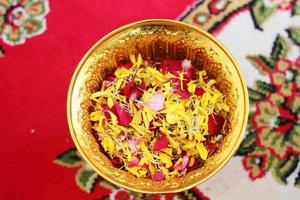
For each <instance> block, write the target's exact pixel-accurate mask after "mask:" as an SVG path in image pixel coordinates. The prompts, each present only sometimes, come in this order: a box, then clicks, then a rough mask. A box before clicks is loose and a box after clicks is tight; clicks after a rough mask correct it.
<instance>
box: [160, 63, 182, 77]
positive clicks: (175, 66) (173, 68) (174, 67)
mask: <svg viewBox="0 0 300 200" xmlns="http://www.w3.org/2000/svg"><path fill="white" fill-rule="evenodd" d="M161 68H162V71H163V69H164V68H166V72H167V71H168V72H170V73H172V74H174V75H178V73H179V71H180V70H181V62H180V61H179V60H175V59H165V60H164V62H163V64H162V67H161ZM163 73H164V72H163Z"/></svg>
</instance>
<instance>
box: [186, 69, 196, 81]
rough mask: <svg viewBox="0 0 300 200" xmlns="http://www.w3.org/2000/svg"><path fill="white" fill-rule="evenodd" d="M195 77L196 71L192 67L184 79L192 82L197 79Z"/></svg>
mask: <svg viewBox="0 0 300 200" xmlns="http://www.w3.org/2000/svg"><path fill="white" fill-rule="evenodd" d="M195 75H196V69H195V68H194V67H191V68H189V69H188V70H187V71H186V72H185V73H184V79H186V80H188V81H190V80H192V79H194V78H195Z"/></svg>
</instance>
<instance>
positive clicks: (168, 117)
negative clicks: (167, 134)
mask: <svg viewBox="0 0 300 200" xmlns="http://www.w3.org/2000/svg"><path fill="white" fill-rule="evenodd" d="M166 121H167V122H168V123H169V124H176V122H177V118H176V115H175V114H173V113H170V114H169V113H168V114H166Z"/></svg>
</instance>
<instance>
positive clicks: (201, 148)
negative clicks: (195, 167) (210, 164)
mask: <svg viewBox="0 0 300 200" xmlns="http://www.w3.org/2000/svg"><path fill="white" fill-rule="evenodd" d="M196 148H197V151H198V153H199V155H200V158H201V159H202V160H206V159H207V156H208V152H207V149H206V148H205V146H204V145H203V144H202V143H200V144H197V145H196Z"/></svg>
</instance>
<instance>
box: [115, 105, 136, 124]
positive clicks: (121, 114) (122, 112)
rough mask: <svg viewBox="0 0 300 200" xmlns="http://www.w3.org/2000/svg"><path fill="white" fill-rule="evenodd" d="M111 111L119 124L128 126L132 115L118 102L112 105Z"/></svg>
mask: <svg viewBox="0 0 300 200" xmlns="http://www.w3.org/2000/svg"><path fill="white" fill-rule="evenodd" d="M111 111H112V112H113V113H114V114H115V115H116V116H117V118H118V122H119V125H122V126H129V124H130V122H131V121H132V116H131V115H130V114H129V113H128V112H127V110H126V109H125V108H124V107H123V106H122V105H121V104H120V103H116V104H115V105H114V106H113V107H112V109H111Z"/></svg>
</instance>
